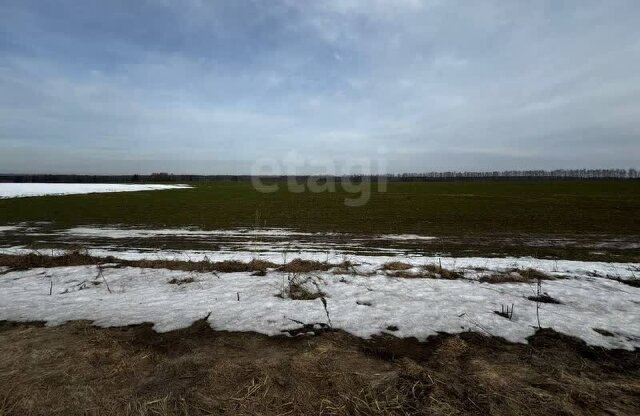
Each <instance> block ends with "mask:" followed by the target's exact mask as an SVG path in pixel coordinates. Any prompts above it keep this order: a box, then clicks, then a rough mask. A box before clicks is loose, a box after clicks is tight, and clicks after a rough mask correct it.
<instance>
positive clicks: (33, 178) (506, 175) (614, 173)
mask: <svg viewBox="0 0 640 416" xmlns="http://www.w3.org/2000/svg"><path fill="white" fill-rule="evenodd" d="M310 177H312V178H334V179H336V180H341V179H352V180H353V179H357V180H363V179H364V180H371V181H377V180H380V179H386V180H388V181H390V182H419V181H482V180H521V181H524V180H575V179H587V180H603V179H640V174H639V171H638V170H637V169H556V170H505V171H493V172H455V171H452V172H423V173H413V172H412V173H401V174H385V175H346V176H332V175H298V176H296V178H297V179H300V180H304V179H308V178H310ZM251 178H252V177H251V176H250V175H176V174H172V173H153V174H151V175H52V174H37V175H25V174H0V182H43V183H99V182H100V183H140V182H204V181H249V180H251ZM261 178H262V179H265V180H267V179H268V180H285V179H287V176H262V177H261Z"/></svg>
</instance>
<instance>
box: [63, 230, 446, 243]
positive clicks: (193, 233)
mask: <svg viewBox="0 0 640 416" xmlns="http://www.w3.org/2000/svg"><path fill="white" fill-rule="evenodd" d="M65 234H68V235H73V236H77V237H93V238H113V239H119V238H153V237H168V236H173V237H203V238H205V237H210V236H219V237H239V238H255V237H266V238H284V237H302V236H305V237H309V236H315V237H323V236H324V237H327V236H334V237H335V236H347V235H348V234H341V233H310V232H302V231H297V230H294V229H289V228H262V229H253V228H233V229H227V230H199V229H185V228H166V229H149V228H125V227H75V228H70V229H68V230H66V231H65ZM352 237H353V240H354V241H360V240H363V238H362V236H360V235H357V236H352ZM373 238H374V239H377V240H397V241H412V240H433V239H435V238H436V237H430V236H424V235H417V234H383V235H379V236H375V237H373Z"/></svg>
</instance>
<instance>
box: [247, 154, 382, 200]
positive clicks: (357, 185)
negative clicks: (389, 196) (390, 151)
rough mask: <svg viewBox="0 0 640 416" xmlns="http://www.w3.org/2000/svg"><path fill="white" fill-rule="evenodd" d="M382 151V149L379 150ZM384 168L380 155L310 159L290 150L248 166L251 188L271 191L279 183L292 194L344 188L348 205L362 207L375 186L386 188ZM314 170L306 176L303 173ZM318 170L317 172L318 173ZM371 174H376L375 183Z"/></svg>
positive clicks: (342, 189) (334, 190)
mask: <svg viewBox="0 0 640 416" xmlns="http://www.w3.org/2000/svg"><path fill="white" fill-rule="evenodd" d="M378 153H379V154H382V152H381V151H379V152H378ZM385 170H386V163H385V162H384V159H383V158H382V157H379V158H377V159H368V158H355V159H349V160H346V161H342V162H340V163H338V162H336V161H322V162H318V161H317V160H313V161H310V160H309V159H306V158H304V157H301V156H300V155H299V154H298V153H297V152H295V151H290V152H289V153H287V155H286V157H284V158H283V159H281V160H277V159H259V160H257V161H256V162H255V163H254V164H253V166H252V168H251V183H252V185H253V188H254V189H255V190H257V191H258V192H262V193H273V192H277V191H278V190H280V188H281V187H282V186H286V189H287V190H288V191H289V192H292V193H303V192H312V193H322V192H337V191H339V190H340V191H344V192H346V193H348V194H350V195H353V197H348V198H345V199H344V204H345V205H346V206H348V207H361V206H364V205H366V204H367V203H368V202H369V200H370V199H371V191H372V188H373V187H374V186H376V187H377V192H386V191H387V178H386V176H382V175H383V174H384V173H385ZM303 171H307V172H310V171H312V172H314V174H313V175H305V174H303V173H302V172H303ZM318 172H320V173H318ZM283 176H284V180H276V181H274V180H273V179H271V180H269V179H268V178H269V177H279V178H282V177H283ZM370 176H377V178H376V180H375V182H372V181H371V180H370V178H369V177H370Z"/></svg>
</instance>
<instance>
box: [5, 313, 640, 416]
mask: <svg viewBox="0 0 640 416" xmlns="http://www.w3.org/2000/svg"><path fill="white" fill-rule="evenodd" d="M317 333H318V334H319V335H317V336H314V337H311V336H298V337H293V338H291V337H266V336H262V335H257V334H252V333H228V332H217V331H214V330H212V329H211V328H210V326H209V325H208V324H207V323H206V322H205V321H198V322H196V323H194V324H193V325H192V326H191V327H190V328H187V329H183V330H179V331H174V332H169V333H165V334H158V333H156V332H154V331H153V330H152V329H151V326H150V325H148V324H143V325H137V326H130V327H124V328H108V329H101V328H96V327H94V326H92V325H91V324H90V323H88V322H72V323H69V324H66V325H63V326H60V327H53V328H50V327H44V326H43V325H42V324H41V323H29V324H17V323H9V322H0V415H44V414H47V415H51V414H53V415H80V414H82V415H152V414H153V415H170V414H180V415H205V414H216V415H219V414H232V415H238V414H241V415H245V414H246V415H249V414H252V415H253V414H259V415H286V414H289V415H302V414H305V415H306V414H320V415H323V414H326V415H329V414H338V415H346V414H354V415H392V414H393V415H395V414H398V415H400V414H424V415H427V414H435V415H444V414H447V415H452V414H453V415H456V414H476V415H487V414H489V415H519V414H526V415H582V414H615V415H633V414H637V410H638V409H639V408H640V356H639V351H635V352H628V351H607V350H603V349H599V348H591V347H587V346H586V345H585V344H584V343H583V342H581V341H579V340H576V339H573V338H569V337H566V336H563V335H560V334H558V333H556V332H553V331H551V330H540V331H538V333H537V334H536V335H535V336H533V337H531V338H530V339H529V341H530V342H529V344H528V345H524V344H511V343H508V342H506V341H504V340H501V339H498V338H489V337H485V336H481V335H478V334H475V333H463V334H461V335H447V334H442V335H438V336H434V337H431V338H430V339H429V340H427V342H424V343H419V342H417V341H416V340H413V339H399V338H395V337H393V336H391V335H386V336H383V337H377V338H374V339H371V340H362V339H359V338H356V337H353V336H351V335H348V334H346V333H343V332H336V331H330V330H327V331H319V332H317Z"/></svg>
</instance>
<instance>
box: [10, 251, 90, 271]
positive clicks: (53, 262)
mask: <svg viewBox="0 0 640 416" xmlns="http://www.w3.org/2000/svg"><path fill="white" fill-rule="evenodd" d="M91 264H96V261H95V258H93V257H91V256H89V255H88V254H86V252H85V251H81V250H73V251H69V252H67V253H65V254H64V255H62V256H47V255H44V254H40V253H35V252H34V253H29V254H25V255H19V256H16V255H11V254H0V266H5V267H8V268H9V269H10V270H28V269H35V268H41V267H42V268H47V267H66V266H84V265H91Z"/></svg>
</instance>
